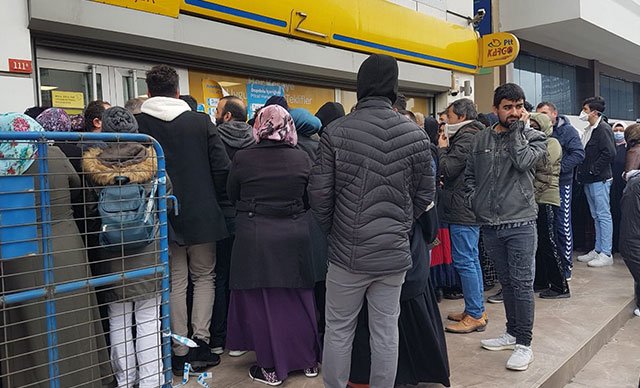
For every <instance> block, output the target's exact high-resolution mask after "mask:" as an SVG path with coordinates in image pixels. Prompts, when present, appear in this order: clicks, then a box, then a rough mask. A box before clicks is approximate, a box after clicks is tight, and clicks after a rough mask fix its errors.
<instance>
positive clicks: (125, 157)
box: [82, 143, 172, 302]
mask: <svg viewBox="0 0 640 388" xmlns="http://www.w3.org/2000/svg"><path fill="white" fill-rule="evenodd" d="M107 155H108V157H107ZM106 160H108V162H107V161H106ZM82 167H83V169H84V172H85V174H86V177H87V179H86V183H87V184H88V185H90V188H89V190H87V191H88V194H87V203H89V204H91V206H88V209H87V216H88V217H89V219H92V218H94V217H95V218H96V219H98V220H99V219H100V214H99V212H98V208H97V202H98V198H99V194H100V191H102V190H103V189H104V188H105V187H107V186H111V185H114V184H115V178H116V177H118V176H124V177H127V178H129V182H130V183H137V184H142V185H143V186H144V187H145V189H146V191H147V193H149V192H151V190H152V186H153V179H154V178H155V176H156V172H157V158H156V153H155V151H154V149H153V147H144V146H142V145H140V144H132V143H129V144H127V143H124V144H119V145H113V146H109V147H107V148H106V149H102V148H91V149H89V150H88V151H87V152H85V153H84V155H83V157H82ZM168 178H169V177H168V176H167V194H170V193H171V191H172V190H171V181H170V180H169V179H168ZM156 209H157V208H156ZM93 249H97V250H98V252H97V256H98V257H97V258H98V260H99V261H98V263H97V264H96V265H95V266H94V269H95V270H97V272H98V273H97V274H94V275H110V274H117V273H122V272H125V271H131V270H137V269H146V268H153V267H155V266H158V265H160V241H159V240H158V239H157V238H156V239H155V240H154V241H153V242H152V243H151V244H149V245H147V246H146V247H144V248H140V249H136V250H125V251H124V253H123V252H120V251H113V250H106V249H104V248H97V247H94V248H93ZM161 279H162V274H156V275H155V276H149V277H146V278H142V279H133V280H127V279H124V280H123V281H122V283H118V285H116V286H114V287H111V288H109V289H108V290H106V291H104V295H105V298H106V300H107V302H118V301H123V300H140V299H148V298H151V297H153V296H155V295H156V294H157V293H158V292H160V291H161V290H162V286H161Z"/></svg>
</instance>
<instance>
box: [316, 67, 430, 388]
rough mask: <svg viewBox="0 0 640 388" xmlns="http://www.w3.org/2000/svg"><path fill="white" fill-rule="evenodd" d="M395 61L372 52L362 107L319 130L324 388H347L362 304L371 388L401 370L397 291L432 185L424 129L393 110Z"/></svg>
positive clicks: (362, 77) (362, 78)
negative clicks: (325, 250)
mask: <svg viewBox="0 0 640 388" xmlns="http://www.w3.org/2000/svg"><path fill="white" fill-rule="evenodd" d="M397 92H398V64H397V62H396V60H395V59H394V58H392V57H389V56H386V55H371V56H370V57H369V58H368V59H367V60H365V61H364V63H363V64H362V66H361V67H360V70H359V71H358V105H357V109H356V110H355V111H354V112H353V113H351V114H349V115H347V116H345V117H343V118H341V119H338V120H336V121H334V122H333V123H332V124H331V125H330V126H329V127H328V128H327V129H326V130H325V131H324V133H323V135H322V138H321V142H320V148H319V150H318V158H317V160H316V164H315V166H314V167H313V169H312V174H311V178H310V182H309V197H310V202H311V208H312V210H313V213H314V215H315V216H316V217H317V219H318V222H319V223H320V225H321V227H322V228H323V230H324V231H325V232H326V233H327V234H328V244H329V254H328V256H329V257H328V259H329V262H330V264H329V272H328V274H327V300H326V331H325V341H324V356H323V360H324V362H323V377H324V383H325V386H327V387H329V388H344V387H346V385H347V382H348V378H349V371H350V364H351V348H352V342H353V337H354V334H355V328H356V322H357V317H358V313H359V312H360V309H361V308H362V305H363V302H364V300H365V297H366V298H367V302H368V306H369V329H370V332H371V376H370V386H371V387H384V388H387V387H392V386H393V385H394V382H395V376H396V368H397V363H398V316H399V314H400V290H401V286H402V283H403V282H404V277H405V273H406V271H407V270H408V269H409V268H411V264H412V261H411V253H410V248H409V231H410V229H411V226H412V224H413V222H414V221H415V220H416V218H418V217H420V216H421V215H422V214H423V213H424V212H425V211H426V210H427V209H428V208H430V207H432V206H433V199H434V194H435V179H434V176H433V171H432V168H431V153H430V151H429V141H428V139H427V136H426V134H425V132H424V131H423V130H421V129H420V128H419V127H418V126H417V125H416V124H415V123H413V122H411V121H409V120H408V119H406V118H405V117H403V116H402V115H400V114H399V113H397V112H395V111H393V109H392V107H391V104H392V102H394V101H395V100H396V97H397Z"/></svg>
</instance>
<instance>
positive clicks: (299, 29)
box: [295, 11, 327, 39]
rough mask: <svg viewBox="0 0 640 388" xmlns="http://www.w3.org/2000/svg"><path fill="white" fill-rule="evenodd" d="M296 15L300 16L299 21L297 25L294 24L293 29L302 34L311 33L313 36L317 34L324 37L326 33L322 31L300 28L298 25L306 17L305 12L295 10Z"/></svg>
mask: <svg viewBox="0 0 640 388" xmlns="http://www.w3.org/2000/svg"><path fill="white" fill-rule="evenodd" d="M296 15H298V16H300V18H301V19H300V21H299V22H298V25H297V26H296V28H295V30H296V31H298V32H302V33H303V34H309V35H313V36H317V37H319V38H323V39H326V38H327V35H326V34H323V33H322V32H317V31H311V30H307V29H306V28H301V27H300V25H301V24H302V22H304V21H305V20H306V19H307V14H306V13H304V12H302V11H296Z"/></svg>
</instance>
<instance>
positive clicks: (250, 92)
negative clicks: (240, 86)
mask: <svg viewBox="0 0 640 388" xmlns="http://www.w3.org/2000/svg"><path fill="white" fill-rule="evenodd" d="M272 96H284V86H283V85H260V84H255V83H248V84H247V113H248V114H249V117H253V114H254V113H255V111H256V110H258V109H260V108H262V107H263V106H264V104H265V103H266V102H267V100H268V99H269V97H272Z"/></svg>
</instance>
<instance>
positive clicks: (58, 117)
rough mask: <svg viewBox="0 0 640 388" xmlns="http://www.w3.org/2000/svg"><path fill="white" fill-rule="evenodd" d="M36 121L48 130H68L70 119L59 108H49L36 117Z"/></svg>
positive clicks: (69, 129)
mask: <svg viewBox="0 0 640 388" xmlns="http://www.w3.org/2000/svg"><path fill="white" fill-rule="evenodd" d="M36 121H37V122H38V123H40V125H42V128H44V130H45V131H49V132H70V131H71V120H70V119H69V115H68V114H67V112H65V111H64V110H62V109H60V108H49V109H47V110H45V111H44V112H42V113H40V114H39V115H38V117H36Z"/></svg>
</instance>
